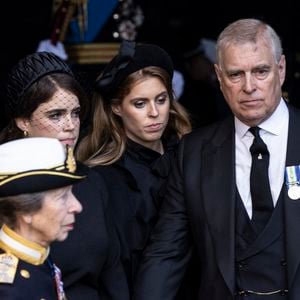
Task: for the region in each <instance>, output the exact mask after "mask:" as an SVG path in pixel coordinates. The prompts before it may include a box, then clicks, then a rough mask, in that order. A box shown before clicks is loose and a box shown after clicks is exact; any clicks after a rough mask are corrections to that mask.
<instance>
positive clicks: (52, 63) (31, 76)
mask: <svg viewBox="0 0 300 300" xmlns="http://www.w3.org/2000/svg"><path fill="white" fill-rule="evenodd" d="M52 73H65V74H68V75H70V76H74V75H73V72H72V70H71V68H70V66H69V65H68V64H67V63H66V62H65V61H63V60H62V59H61V58H59V57H58V56H57V55H55V54H53V53H51V52H35V53H32V54H29V55H27V56H25V57H24V58H23V59H21V60H19V62H18V63H17V64H16V65H15V66H14V67H13V68H12V69H11V71H10V72H9V74H8V79H7V87H6V98H7V103H6V109H7V111H8V113H9V114H10V117H12V118H14V117H17V116H19V115H20V113H22V111H20V110H22V107H23V105H22V101H23V98H22V96H23V94H24V93H25V91H26V90H27V89H28V88H29V87H30V86H32V85H33V84H34V83H35V82H36V81H38V80H39V79H40V78H42V77H44V76H46V75H49V74H52Z"/></svg>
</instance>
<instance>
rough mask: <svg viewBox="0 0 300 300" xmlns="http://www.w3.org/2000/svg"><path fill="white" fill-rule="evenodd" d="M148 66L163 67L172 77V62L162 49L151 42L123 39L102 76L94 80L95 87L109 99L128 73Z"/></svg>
mask: <svg viewBox="0 0 300 300" xmlns="http://www.w3.org/2000/svg"><path fill="white" fill-rule="evenodd" d="M150 66H155V67H160V68H162V69H164V70H165V71H166V72H167V73H168V74H169V76H170V79H172V77H173V71H174V68H173V62H172V59H171V57H170V56H169V54H168V53H167V52H166V51H165V50H164V49H162V48H160V47H159V46H157V45H153V44H143V43H141V44H137V43H135V42H133V41H127V40H124V41H122V43H121V45H120V49H119V53H118V54H117V55H116V56H115V57H114V58H113V59H112V60H111V61H110V62H109V63H108V65H107V66H106V67H105V68H104V70H103V73H102V76H101V77H99V79H98V80H97V81H96V86H95V89H96V91H98V92H99V93H101V94H102V95H103V96H104V97H105V98H106V99H109V98H110V97H111V96H112V94H113V93H114V91H115V90H116V88H117V87H118V86H119V85H120V83H122V82H123V80H125V79H126V78H127V76H128V75H130V74H132V73H134V72H136V71H138V70H141V69H143V68H145V67H150Z"/></svg>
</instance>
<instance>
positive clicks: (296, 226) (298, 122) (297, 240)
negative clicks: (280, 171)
mask: <svg viewBox="0 0 300 300" xmlns="http://www.w3.org/2000/svg"><path fill="white" fill-rule="evenodd" d="M296 165H300V112H299V111H298V110H296V109H294V108H292V107H289V133H288V145H287V158H286V166H296ZM284 189H285V192H284V204H285V223H286V228H285V230H286V242H287V247H286V249H287V263H288V284H289V287H291V286H292V284H293V280H294V278H295V274H296V271H297V269H298V268H299V263H300V199H298V200H292V199H290V198H289V197H288V195H287V189H286V186H284Z"/></svg>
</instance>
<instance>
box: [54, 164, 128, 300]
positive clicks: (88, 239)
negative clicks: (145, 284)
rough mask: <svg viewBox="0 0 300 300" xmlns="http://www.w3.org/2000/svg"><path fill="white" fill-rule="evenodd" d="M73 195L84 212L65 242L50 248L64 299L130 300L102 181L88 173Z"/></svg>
mask: <svg viewBox="0 0 300 300" xmlns="http://www.w3.org/2000/svg"><path fill="white" fill-rule="evenodd" d="M86 168H87V169H88V167H86ZM73 192H74V195H75V196H76V197H77V199H78V200H79V201H80V202H81V204H82V207H83V210H82V212H81V213H80V214H78V215H77V216H76V222H75V227H74V230H73V231H71V232H70V233H69V236H68V238H67V239H66V240H65V241H63V242H55V243H52V245H51V253H52V257H53V260H54V261H55V262H56V264H57V266H59V268H60V269H61V272H62V277H63V282H64V287H65V292H66V296H67V299H68V300H87V299H88V300H103V299H105V300H106V299H109V300H127V299H129V294H128V285H127V279H126V276H125V273H124V271H123V266H122V264H121V262H120V246H119V242H118V239H117V236H116V231H115V230H114V229H115V228H114V226H113V224H112V223H111V221H112V220H111V218H110V217H109V215H110V213H109V211H108V208H107V202H108V193H107V188H106V186H105V183H104V181H103V179H102V178H101V176H100V175H99V174H97V172H94V171H93V170H91V169H89V170H88V177H87V179H85V180H83V181H82V182H80V183H78V184H76V185H74V187H73Z"/></svg>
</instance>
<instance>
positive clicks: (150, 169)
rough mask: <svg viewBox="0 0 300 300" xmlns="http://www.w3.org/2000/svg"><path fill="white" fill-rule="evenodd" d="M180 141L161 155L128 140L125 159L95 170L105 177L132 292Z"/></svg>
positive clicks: (167, 144) (174, 141)
mask: <svg viewBox="0 0 300 300" xmlns="http://www.w3.org/2000/svg"><path fill="white" fill-rule="evenodd" d="M177 145H178V139H177V138H175V137H173V138H172V139H169V140H168V141H167V142H165V143H164V150H165V153H164V154H163V155H161V154H160V153H158V152H156V151H153V150H151V149H149V148H146V147H144V146H142V145H140V144H137V143H135V142H133V141H131V140H128V143H127V149H126V151H125V153H124V155H123V156H122V158H121V159H120V160H119V161H118V162H116V163H114V164H113V165H110V166H97V167H94V169H95V170H97V171H98V172H99V173H101V174H102V175H103V178H104V179H105V181H106V184H107V186H108V188H109V193H110V207H111V209H112V213H113V216H114V220H115V223H116V227H117V233H118V236H119V240H120V243H121V259H122V263H123V265H124V268H125V271H126V274H127V278H128V281H129V285H130V288H132V285H133V282H134V277H135V274H136V271H137V267H138V264H139V260H140V258H141V255H142V252H143V250H144V248H145V246H146V244H147V241H148V238H149V235H150V232H151V230H152V228H153V226H154V224H155V223H156V220H157V217H158V212H159V209H160V206H161V202H162V199H163V195H164V184H165V183H166V179H167V177H168V175H169V173H170V170H171V166H172V162H173V161H174V158H175V153H176V148H177Z"/></svg>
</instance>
